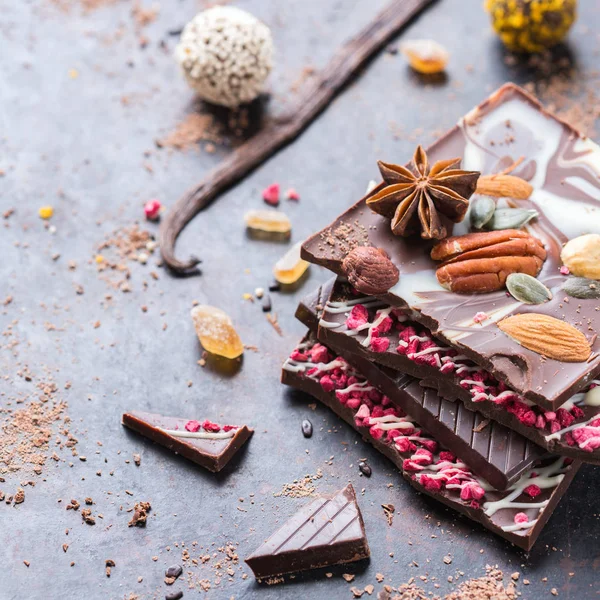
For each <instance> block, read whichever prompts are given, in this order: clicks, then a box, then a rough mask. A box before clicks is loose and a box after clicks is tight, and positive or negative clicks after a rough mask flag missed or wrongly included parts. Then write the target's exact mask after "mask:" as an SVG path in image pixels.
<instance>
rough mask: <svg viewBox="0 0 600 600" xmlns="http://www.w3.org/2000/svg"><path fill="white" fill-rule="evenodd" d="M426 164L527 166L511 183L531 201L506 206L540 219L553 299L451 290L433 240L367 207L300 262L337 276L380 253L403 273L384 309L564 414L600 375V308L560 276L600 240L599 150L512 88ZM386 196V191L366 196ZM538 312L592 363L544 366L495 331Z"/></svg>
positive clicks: (336, 225)
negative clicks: (572, 249) (566, 254)
mask: <svg viewBox="0 0 600 600" xmlns="http://www.w3.org/2000/svg"><path fill="white" fill-rule="evenodd" d="M428 157H429V162H430V164H433V162H434V161H437V160H445V159H450V158H453V157H461V158H462V165H461V168H462V169H469V170H473V171H480V172H481V173H482V174H495V173H499V172H500V171H502V170H503V169H505V168H506V166H508V165H516V164H518V162H519V160H520V159H521V157H523V159H522V161H521V162H520V164H518V166H516V168H515V169H514V170H513V171H512V175H517V176H519V177H521V178H522V179H525V180H528V181H529V183H530V184H531V185H532V186H533V193H532V194H531V196H530V197H529V198H528V199H527V200H514V199H509V202H508V203H509V204H510V205H511V206H517V207H519V208H524V209H534V210H536V211H537V212H538V213H539V216H538V217H537V218H536V219H535V220H534V221H532V222H531V223H529V224H528V225H527V226H526V228H527V230H528V231H529V232H530V233H531V235H532V236H534V237H535V238H537V239H539V240H541V242H542V243H543V245H544V246H545V251H546V254H547V258H546V260H545V262H544V264H543V266H542V269H541V271H540V273H539V275H538V281H540V282H542V283H543V284H545V285H546V286H547V287H548V288H549V289H550V290H551V292H552V294H553V297H552V299H551V300H549V301H548V302H545V303H543V304H535V305H528V304H523V303H521V302H519V301H517V300H516V299H515V298H513V297H512V296H511V295H510V294H508V293H506V291H505V290H501V291H497V292H490V293H486V294H459V293H455V292H450V291H447V290H445V289H444V288H443V287H442V286H441V285H440V284H439V282H438V280H437V278H436V269H437V267H438V266H439V263H436V262H435V261H433V260H432V259H431V258H430V251H431V248H432V245H433V244H432V242H431V240H422V239H420V238H419V237H418V236H412V237H409V238H404V237H400V236H396V235H394V234H393V233H392V231H391V229H390V221H389V219H387V218H385V217H383V216H381V215H379V214H376V213H374V212H372V211H371V210H370V209H369V207H368V206H367V204H366V198H363V199H361V200H360V201H358V202H357V203H356V204H355V205H354V206H352V207H351V208H350V209H349V210H347V211H346V212H345V213H344V214H342V215H341V216H339V217H338V218H337V219H335V221H334V222H333V224H332V225H330V226H329V227H327V228H325V229H324V230H322V231H321V232H319V233H317V234H315V235H314V236H312V237H311V238H310V239H309V240H307V241H306V242H305V243H304V245H303V249H302V258H304V259H306V260H308V261H309V262H312V263H315V264H318V265H322V266H325V267H327V268H328V269H330V270H331V271H333V272H335V273H337V274H340V275H341V274H343V271H342V261H343V260H344V258H345V257H346V255H347V254H348V252H349V251H350V250H352V249H353V248H355V247H357V246H374V247H376V248H380V249H382V250H383V251H385V252H386V253H387V255H388V256H389V258H390V259H391V261H392V263H393V264H394V265H395V267H396V268H397V269H398V270H399V272H400V278H399V281H398V283H397V284H396V285H394V286H393V287H392V288H391V289H389V290H388V292H387V293H386V294H382V296H381V297H382V299H383V300H385V301H386V302H387V303H388V304H390V305H392V306H394V307H398V308H401V309H403V310H404V311H405V313H406V314H407V316H408V317H409V318H410V319H411V320H414V321H416V322H418V323H421V324H422V325H424V326H425V327H427V328H428V329H429V330H430V331H431V332H432V333H433V334H434V335H435V336H436V337H437V338H438V339H440V340H441V341H443V342H444V343H445V344H447V345H450V346H452V347H453V348H455V349H457V350H459V351H460V353H461V354H465V355H466V356H467V357H468V358H470V359H471V360H472V361H473V362H475V363H476V364H477V365H479V366H480V367H482V368H483V369H485V370H487V371H489V372H490V373H491V374H492V375H493V376H494V378H495V379H497V380H498V381H501V382H503V383H504V384H505V385H506V386H507V387H508V388H510V389H511V390H516V391H517V392H518V393H519V394H520V395H522V396H523V397H524V398H525V399H526V400H528V401H531V402H533V403H535V404H538V405H539V406H540V407H542V408H544V409H545V410H546V411H554V410H556V409H558V408H559V407H560V406H561V405H563V404H564V403H565V402H566V401H568V400H569V399H570V398H571V397H572V396H573V395H574V394H575V393H577V392H579V391H580V390H582V389H585V388H586V387H587V386H589V385H590V383H591V382H592V380H594V379H598V378H599V375H600V354H599V352H598V351H599V350H600V340H599V339H598V338H597V336H596V334H597V333H598V332H599V331H600V311H599V310H598V308H599V306H600V300H598V299H597V298H595V299H594V298H586V299H576V298H569V297H567V296H566V293H565V291H564V290H563V286H564V285H565V284H567V282H569V281H570V280H571V279H572V278H571V277H570V276H569V271H568V269H567V270H565V269H564V268H562V269H561V266H562V262H561V260H560V254H561V250H562V246H563V244H564V243H565V242H567V241H568V240H571V239H574V238H576V237H578V236H580V235H582V234H587V233H590V232H591V233H594V232H596V233H597V232H598V231H600V183H599V174H600V149H599V148H598V146H597V145H596V144H594V143H593V142H592V141H590V140H589V139H587V138H584V137H582V136H581V134H579V133H578V132H577V131H576V130H574V129H573V128H572V127H571V126H569V125H568V124H566V123H564V122H563V121H561V120H560V119H558V118H556V117H555V116H554V115H552V114H550V113H549V112H547V111H545V110H544V109H543V108H542V107H541V105H540V104H539V103H538V102H537V101H536V100H535V99H533V98H532V97H531V96H529V95H528V94H527V93H526V92H525V91H523V90H521V89H520V88H518V87H517V86H515V85H513V84H506V85H505V86H503V87H502V88H500V89H499V90H498V91H497V92H495V93H494V94H492V95H491V96H490V97H489V98H488V99H487V100H486V101H485V102H483V103H482V104H481V105H480V106H478V107H476V108H475V109H474V110H473V111H471V112H470V113H469V114H468V115H467V116H466V117H464V118H463V119H461V120H460V122H459V123H458V125H456V126H455V127H454V128H453V129H452V130H450V131H449V132H448V133H447V134H446V135H444V136H443V137H442V138H441V139H439V140H438V141H437V142H436V143H435V144H434V145H433V146H432V147H431V148H430V149H429V150H428ZM380 189H383V184H380V185H379V186H378V187H376V188H375V189H374V190H373V191H372V192H371V194H369V195H373V194H376V193H377V192H378V191H379V190H380ZM505 204H506V202H505ZM468 223H469V219H468V216H467V218H466V219H465V220H464V221H463V222H462V223H459V224H456V225H454V229H453V230H452V231H450V233H449V235H462V234H466V233H467V232H468ZM448 226H449V227H452V224H449V225H448ZM532 313H537V314H538V315H541V316H542V317H544V316H551V317H554V318H557V319H559V320H562V321H565V322H566V323H567V324H569V325H571V326H573V327H575V328H576V329H579V331H580V332H581V333H583V334H584V335H585V336H587V338H588V342H589V346H590V347H591V351H592V353H591V355H590V356H589V358H588V359H587V360H582V359H579V358H577V360H580V362H566V360H557V359H552V358H547V357H545V356H543V355H542V353H537V352H534V351H533V350H531V349H527V348H525V347H523V346H522V345H520V344H519V343H518V342H517V341H516V340H515V339H513V338H512V337H509V336H508V335H506V334H505V333H503V331H501V330H500V329H499V328H498V326H497V323H498V321H500V320H501V319H504V318H506V317H508V316H509V315H516V314H524V315H527V314H532Z"/></svg>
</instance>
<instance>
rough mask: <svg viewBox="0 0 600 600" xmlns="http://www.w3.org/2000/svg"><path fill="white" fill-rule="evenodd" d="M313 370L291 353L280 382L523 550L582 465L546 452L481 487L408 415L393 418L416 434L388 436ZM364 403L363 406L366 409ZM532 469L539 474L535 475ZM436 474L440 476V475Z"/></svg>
mask: <svg viewBox="0 0 600 600" xmlns="http://www.w3.org/2000/svg"><path fill="white" fill-rule="evenodd" d="M314 343H316V339H315V338H314V336H307V337H305V338H304V339H303V340H302V344H303V345H302V347H303V348H304V349H305V350H306V349H307V348H308V349H310V347H311V346H312V345H314ZM294 356H296V355H294ZM334 356H335V354H334ZM311 370H312V363H307V367H306V368H304V369H303V368H302V363H301V362H298V361H297V360H296V359H291V358H290V359H288V360H287V361H286V363H285V364H284V367H283V372H282V382H283V383H284V384H286V385H290V386H292V387H294V388H296V389H298V390H301V391H304V392H307V393H309V394H311V395H312V396H314V397H315V398H317V399H318V400H319V401H320V402H322V403H323V404H324V405H325V406H327V407H329V408H330V409H331V410H332V411H333V412H335V413H336V414H337V415H338V416H340V417H341V418H342V419H343V420H344V421H346V423H348V424H349V425H350V426H351V427H353V428H354V429H356V430H357V431H358V432H359V433H360V434H361V435H362V436H363V438H364V439H366V440H367V441H369V442H371V444H373V446H374V447H375V448H376V449H377V450H378V451H379V452H381V453H382V454H384V455H385V456H386V457H387V458H389V459H390V460H391V461H392V462H393V463H394V464H395V465H396V466H397V467H398V469H399V470H400V471H401V472H402V475H403V477H404V478H405V479H406V480H407V481H408V482H409V483H410V484H411V485H412V486H413V487H415V488H416V489H417V490H418V491H420V492H423V493H425V494H428V495H429V496H431V497H433V498H435V499H437V500H439V501H440V502H442V503H444V504H446V505H447V506H449V507H451V508H453V509H454V510H456V511H458V512H461V513H463V514H465V515H467V516H468V517H469V518H470V519H472V520H474V521H476V522H478V523H481V524H482V525H483V526H484V527H486V528H487V529H489V530H490V531H492V532H494V533H496V534H497V535H499V536H501V537H503V538H505V539H507V540H509V541H510V542H512V543H513V544H515V545H516V546H519V547H520V548H524V549H525V550H530V549H531V548H532V546H533V544H534V543H535V541H536V539H537V537H538V536H539V534H540V532H541V530H542V528H543V526H544V524H545V522H546V521H547V519H548V517H549V516H550V515H551V514H552V512H553V511H554V509H555V507H556V505H557V504H558V501H559V500H560V498H561V496H562V495H563V493H564V492H565V491H566V489H567V488H568V486H569V484H570V483H571V481H572V479H573V477H574V476H575V474H576V472H577V471H578V469H579V467H580V466H581V462H579V461H574V462H572V463H571V464H569V463H570V459H565V458H563V457H557V456H549V457H547V458H543V459H540V460H539V461H538V462H537V463H536V464H535V465H533V466H532V467H531V469H529V470H528V471H526V472H525V473H524V475H523V477H522V479H520V480H519V481H518V482H516V483H514V484H513V485H512V486H510V487H509V488H508V489H507V490H505V491H500V490H495V489H493V488H485V489H484V487H482V486H481V485H480V480H479V479H478V478H477V476H476V475H475V474H474V473H473V472H472V471H471V470H470V469H469V467H468V466H467V465H466V464H464V463H463V462H462V460H461V458H460V457H459V458H457V457H455V456H454V455H453V454H452V453H450V452H447V451H446V450H445V449H444V448H443V446H441V445H440V444H439V442H438V441H437V440H436V439H435V438H433V437H431V436H430V435H429V434H427V433H426V432H425V430H423V429H421V427H420V425H419V423H418V422H416V421H413V420H412V418H411V417H408V416H406V417H394V418H395V419H396V420H397V421H398V425H399V426H400V425H402V428H403V429H404V430H407V429H410V430H415V431H417V430H418V431H419V432H420V433H419V436H418V438H415V437H414V436H412V437H411V436H409V435H403V434H402V432H401V430H400V429H399V431H400V435H397V436H396V437H395V438H393V439H390V438H389V437H388V436H386V435H383V433H384V432H383V431H381V430H380V432H377V431H376V430H377V429H378V428H377V427H376V426H374V425H376V424H377V423H378V421H376V422H375V423H374V424H373V423H372V422H371V418H370V417H368V418H367V417H366V414H367V409H368V405H366V404H363V405H362V406H360V407H359V408H353V407H350V406H348V403H345V404H343V403H342V402H340V399H339V398H338V396H337V395H336V393H335V390H332V391H325V389H324V388H323V386H322V385H321V383H320V378H321V377H322V376H323V374H322V373H319V372H314V371H313V372H311V375H308V374H307V373H308V372H309V371H311ZM348 373H349V374H350V375H351V376H352V377H355V378H356V379H357V383H358V384H359V385H362V386H364V387H368V386H369V382H368V380H366V379H365V378H364V377H362V375H361V374H360V373H359V372H358V371H356V370H355V369H351V370H349V371H348ZM380 401H381V399H380ZM363 406H364V407H366V409H365V410H363ZM373 410H374V409H373ZM359 411H361V412H360V413H359ZM382 412H383V411H382ZM375 418H377V417H375ZM359 419H360V422H359ZM365 420H367V423H365V422H364V421H365ZM385 423H386V425H388V426H389V425H390V424H391V421H390V420H389V419H388V420H386V421H385ZM457 469H458V471H459V472H460V479H459V480H457V485H456V486H454V485H452V486H446V482H447V481H450V480H451V479H453V478H454V475H455V474H456V473H457V472H458V471H457ZM534 474H535V475H537V477H533V475H534ZM440 475H443V476H444V477H443V478H440ZM536 480H537V481H538V482H540V486H537V485H536Z"/></svg>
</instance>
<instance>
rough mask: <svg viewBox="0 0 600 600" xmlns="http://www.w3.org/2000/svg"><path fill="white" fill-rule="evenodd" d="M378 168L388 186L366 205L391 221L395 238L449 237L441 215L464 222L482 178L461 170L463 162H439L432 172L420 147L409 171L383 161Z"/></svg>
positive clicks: (456, 221)
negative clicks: (412, 236) (479, 180)
mask: <svg viewBox="0 0 600 600" xmlns="http://www.w3.org/2000/svg"><path fill="white" fill-rule="evenodd" d="M377 164H378V166H379V171H380V172H381V175H382V177H383V180H384V182H385V184H386V185H385V186H384V187H383V188H382V189H381V190H379V191H378V192H377V193H375V194H373V195H372V196H370V197H368V198H367V205H368V206H369V207H370V208H371V209H373V210H374V211H375V212H377V213H379V214H380V215H383V216H384V217H388V218H389V219H391V220H392V231H393V232H394V234H395V235H401V236H408V235H411V234H413V233H417V232H419V231H420V232H421V237H422V238H425V239H436V240H440V239H442V238H445V237H446V235H447V231H446V225H445V224H444V219H442V217H441V215H444V216H445V217H447V218H448V219H450V221H453V222H454V223H459V222H460V221H462V220H463V219H464V216H465V214H466V212H467V209H468V207H469V198H470V197H471V195H472V194H473V192H474V191H475V188H476V186H477V179H478V178H479V175H480V173H479V172H478V171H462V170H461V169H459V166H460V158H453V159H450V160H440V161H438V162H436V163H435V164H434V165H433V167H431V168H429V163H428V161H427V154H426V153H425V151H424V150H423V148H421V146H419V147H418V148H417V149H416V150H415V154H414V156H413V160H412V163H411V165H410V166H409V168H408V169H407V168H405V167H402V166H400V165H392V164H388V163H384V162H382V161H379V162H378V163H377Z"/></svg>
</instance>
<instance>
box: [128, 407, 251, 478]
mask: <svg viewBox="0 0 600 600" xmlns="http://www.w3.org/2000/svg"><path fill="white" fill-rule="evenodd" d="M121 419H122V420H121V422H122V423H123V425H125V426H126V427H129V428H130V429H133V430H134V431H137V432H138V433H141V434H142V435H144V436H146V437H147V438H149V439H151V440H152V441H153V442H156V443H157V444H160V445H161V446H165V448H168V449H169V450H172V451H173V452H175V453H176V454H181V456H185V458H187V459H189V460H191V461H193V462H195V463H196V464H198V465H200V466H202V467H204V468H205V469H208V470H209V471H213V472H217V471H220V470H221V469H222V468H223V467H224V466H225V465H226V464H227V463H228V462H229V461H230V460H231V458H232V457H233V455H234V454H235V453H236V452H237V451H238V450H239V449H240V448H241V447H242V446H243V445H244V444H245V443H246V441H247V440H248V439H250V437H251V436H252V434H253V433H254V430H253V429H250V428H249V427H247V426H246V425H242V426H241V427H238V426H237V425H218V424H216V423H212V422H211V421H208V420H205V421H203V422H200V421H195V420H190V419H182V418H178V417H165V416H163V415H159V414H155V413H148V412H139V411H134V412H129V413H124V414H123V416H122V418H121Z"/></svg>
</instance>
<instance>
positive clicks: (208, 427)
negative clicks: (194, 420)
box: [202, 419, 221, 433]
mask: <svg viewBox="0 0 600 600" xmlns="http://www.w3.org/2000/svg"><path fill="white" fill-rule="evenodd" d="M202 429H204V430H205V431H210V432H212V433H219V431H221V426H220V425H217V424H216V423H213V422H211V421H209V420H208V419H206V421H204V422H203V423H202Z"/></svg>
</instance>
